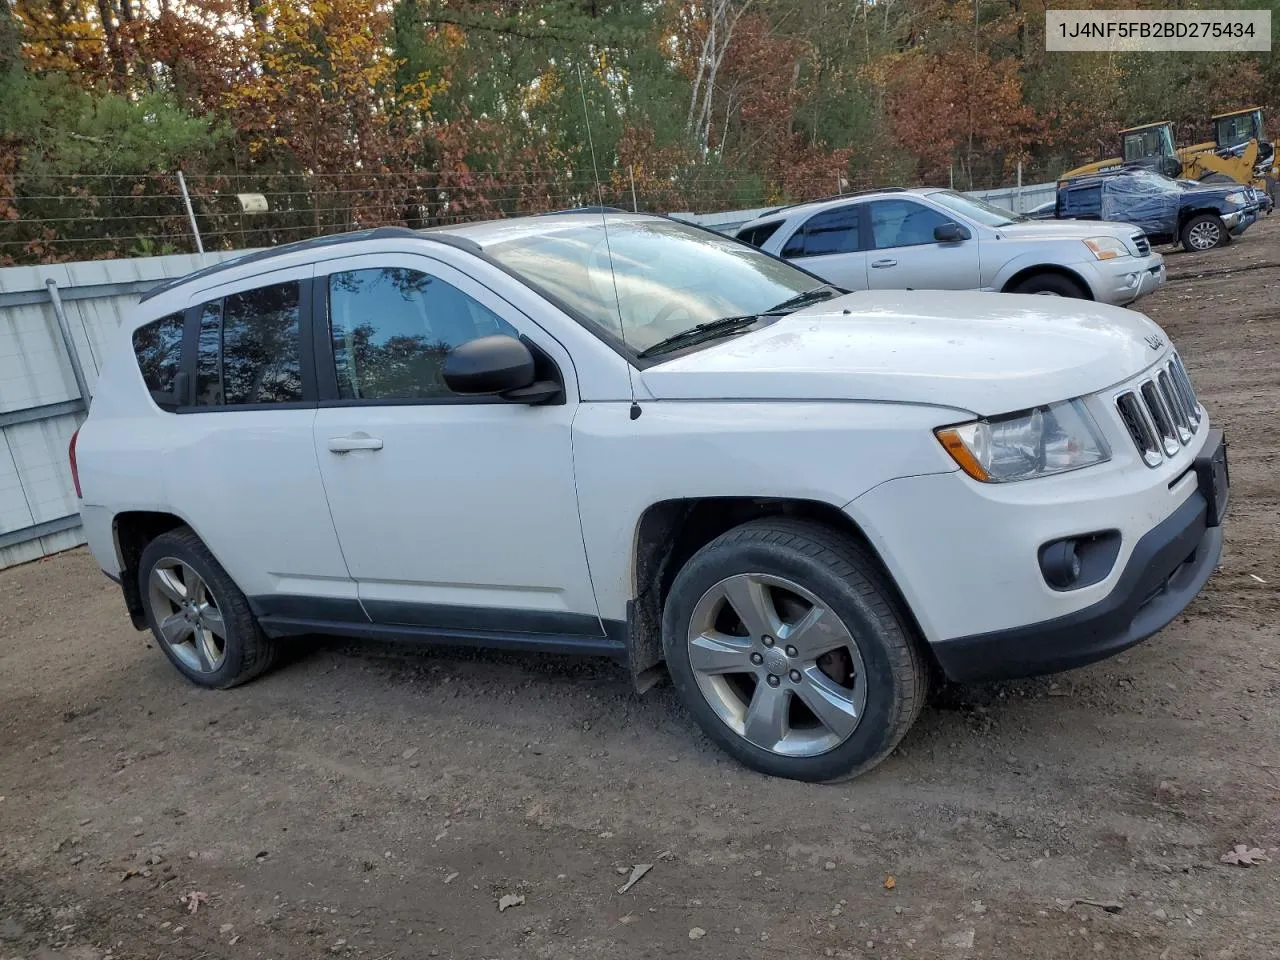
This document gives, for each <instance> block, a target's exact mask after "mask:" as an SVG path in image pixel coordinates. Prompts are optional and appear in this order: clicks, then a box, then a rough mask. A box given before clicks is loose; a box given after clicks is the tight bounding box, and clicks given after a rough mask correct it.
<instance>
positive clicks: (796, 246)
mask: <svg viewBox="0 0 1280 960" xmlns="http://www.w3.org/2000/svg"><path fill="white" fill-rule="evenodd" d="M864 206H865V205H862V204H854V203H850V204H846V205H845V206H842V207H835V208H833V209H830V210H823V211H822V212H821V213H815V214H814V215H813V216H812V217H810V218H809V219H808V220H806V221H805V222H804V223H803V224H801V226H800V228H799V229H798V230H796V232H795V233H793V234H792V235H791V237H790V238H789V239H788V240H787V242H786V243H785V244H783V247H782V256H783V257H784V258H786V259H788V260H794V261H796V263H797V265H799V266H802V267H804V268H805V269H806V270H808V271H810V272H812V273H816V274H817V275H818V276H820V277H822V279H824V280H827V281H829V282H831V283H834V284H835V285H836V286H838V287H843V288H844V289H846V290H865V289H867V254H866V251H865V250H864V249H863V245H862V242H861V237H862V231H861V218H862V214H861V210H863V209H864Z"/></svg>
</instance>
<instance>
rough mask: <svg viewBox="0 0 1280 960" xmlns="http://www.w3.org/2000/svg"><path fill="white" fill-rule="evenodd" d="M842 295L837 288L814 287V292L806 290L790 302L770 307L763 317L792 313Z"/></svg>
mask: <svg viewBox="0 0 1280 960" xmlns="http://www.w3.org/2000/svg"><path fill="white" fill-rule="evenodd" d="M839 293H840V291H839V290H837V289H836V288H835V287H832V286H824V287H814V288H813V289H812V290H806V291H805V292H804V293H800V294H796V296H794V297H792V298H791V299H790V300H783V301H782V302H781V303H779V304H777V305H776V306H773V307H770V308H769V309H768V310H766V311H765V312H764V313H763V314H762V316H769V315H770V314H775V313H790V312H791V311H793V310H799V309H800V308H801V307H807V306H809V305H810V304H814V303H821V302H822V301H823V300H830V299H831V298H832V297H834V296H838V295H839Z"/></svg>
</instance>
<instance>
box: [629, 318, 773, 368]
mask: <svg viewBox="0 0 1280 960" xmlns="http://www.w3.org/2000/svg"><path fill="white" fill-rule="evenodd" d="M761 316H762V314H757V313H753V314H749V315H747V316H743V317H721V318H720V319H719V320H708V321H706V322H705V323H700V324H698V325H697V326H694V327H690V328H689V329H688V330H681V331H680V332H679V333H673V334H672V335H671V336H669V337H664V338H663V339H661V340H659V341H658V342H657V343H655V344H653V346H650V347H645V348H644V349H643V350H641V351H640V352H639V353H638V354H637V356H639V357H652V356H656V355H657V354H659V353H669V352H671V351H672V350H676V349H679V348H680V347H691V346H693V345H694V344H695V343H702V342H703V341H706V340H714V339H715V338H716V337H721V336H725V335H726V334H730V333H736V332H737V331H739V330H743V329H745V328H746V327H749V326H751V325H752V324H753V323H755V322H756V321H757V320H759V319H760V317H761Z"/></svg>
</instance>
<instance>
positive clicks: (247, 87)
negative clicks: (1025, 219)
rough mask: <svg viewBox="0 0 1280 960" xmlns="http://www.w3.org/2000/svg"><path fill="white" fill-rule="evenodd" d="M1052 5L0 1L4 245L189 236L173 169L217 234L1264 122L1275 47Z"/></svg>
mask: <svg viewBox="0 0 1280 960" xmlns="http://www.w3.org/2000/svg"><path fill="white" fill-rule="evenodd" d="M1084 2H1085V3H1086V5H1088V4H1089V3H1091V2H1094V0H1084ZM1097 2H1098V3H1099V4H1100V5H1113V4H1111V2H1110V0H1097ZM1152 2H1154V0H1152ZM1188 2H1190V3H1191V4H1192V5H1197V4H1198V5H1206V4H1209V0H1188ZM1147 3H1148V0H1141V4H1147ZM1141 4H1140V5H1141ZM1046 5H1047V0H911V2H902V0H820V2H819V0H646V2H645V3H636V2H635V0H308V2H307V3H295V2H291V0H150V2H147V3H143V2H142V0H0V103H3V109H0V194H2V195H0V260H5V259H8V260H40V259H51V258H63V259H66V258H71V257H81V256H111V255H121V254H128V253H139V252H163V251H166V250H170V249H189V239H188V238H189V230H188V225H187V222H186V217H185V211H184V209H183V207H182V205H181V201H180V199H179V197H178V192H177V185H176V179H175V176H174V174H175V171H177V170H179V169H181V170H183V171H184V173H185V176H186V180H187V183H188V185H189V186H190V188H191V189H192V191H193V193H194V197H193V204H194V207H195V212H196V216H197V219H198V223H199V224H200V226H201V229H202V231H203V232H204V233H205V239H206V243H207V245H209V246H221V247H237V246H254V245H260V244H266V243H277V242H281V241H285V240H292V239H298V238H300V237H305V236H312V235H315V234H318V233H327V232H332V231H335V230H342V229H350V228H353V227H360V226H368V225H373V224H379V223H402V224H408V225H410V226H423V225H427V224H432V223H441V222H448V221H451V220H456V219H461V218H467V217H476V216H497V215H504V214H512V213H520V212H530V211H537V210H547V209H557V208H561V207H568V206H574V205H579V204H583V203H595V202H598V201H601V200H603V201H604V202H606V203H611V204H618V205H625V206H630V205H631V204H632V203H633V202H634V203H635V204H636V205H637V206H640V207H644V208H649V209H658V210H680V209H684V210H713V209H720V208H730V207H751V206H758V205H763V204H767V203H776V202H781V201H786V200H794V199H801V198H806V197H813V196H820V195H828V194H832V193H836V192H841V191H845V190H851V189H857V188H861V187H869V186H874V185H878V184H884V183H889V182H896V183H908V184H909V183H934V184H946V183H949V182H952V181H954V183H955V184H956V186H957V187H961V188H970V187H973V188H980V187H986V186H994V185H998V184H1003V183H1008V182H1010V181H1011V180H1012V178H1013V177H1014V176H1015V172H1016V170H1017V167H1018V164H1019V163H1021V164H1022V166H1023V172H1024V179H1025V180H1028V181H1035V180H1037V179H1039V180H1044V179H1048V178H1050V177H1053V176H1055V175H1056V174H1057V173H1059V172H1061V171H1062V170H1063V169H1065V168H1068V167H1070V166H1073V165H1075V164H1077V163H1079V162H1081V161H1083V160H1086V159H1090V158H1092V157H1095V156H1097V155H1098V150H1100V149H1108V148H1109V146H1108V145H1111V144H1114V137H1115V131H1116V130H1117V129H1118V128H1119V127H1121V126H1125V125H1128V124H1132V123H1136V122H1141V121H1145V120H1151V119H1170V120H1173V121H1174V122H1175V123H1176V124H1177V125H1178V128H1179V130H1180V131H1186V134H1187V135H1186V136H1184V137H1182V138H1181V139H1182V141H1183V142H1194V140H1192V139H1188V138H1195V139H1199V138H1201V137H1202V136H1203V135H1204V133H1205V132H1207V131H1206V130H1205V123H1206V120H1207V116H1208V114H1209V113H1210V112H1212V111H1213V110H1217V109H1228V108H1231V107H1235V106H1243V105H1245V104H1246V103H1250V102H1257V103H1260V104H1261V105H1262V106H1263V107H1264V109H1266V110H1267V111H1268V112H1270V113H1271V115H1272V117H1273V120H1272V123H1273V125H1274V123H1275V120H1274V117H1275V114H1276V111H1277V110H1278V109H1280V93H1278V88H1280V66H1277V62H1276V61H1275V60H1274V59H1273V58H1271V57H1269V56H1266V55H1254V54H1231V53H1222V54H1161V55H1158V56H1157V55H1144V54H1121V55H1113V54H1070V55H1065V54H1050V53H1047V52H1046V51H1045V49H1044V15H1045V7H1046ZM1210 5H1211V4H1210ZM1224 78H1226V79H1224ZM247 194H261V195H262V196H263V197H264V198H265V203H266V207H267V209H266V211H265V212H257V213H254V212H248V211H246V209H245V208H244V206H243V205H242V203H241V201H240V199H239V197H240V196H241V195H247ZM633 198H634V200H633Z"/></svg>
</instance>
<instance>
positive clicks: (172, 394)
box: [133, 313, 183, 410]
mask: <svg viewBox="0 0 1280 960" xmlns="http://www.w3.org/2000/svg"><path fill="white" fill-rule="evenodd" d="M182 326H183V324H182V314H181V313H171V314H169V316H167V317H161V318H160V319H159V320H153V321H152V322H151V323H148V324H146V325H145V326H142V327H139V328H138V329H137V330H135V331H133V353H134V355H135V356H136V357H137V358H138V369H139V370H140V371H141V372H142V381H143V383H145V384H146V385H147V389H148V390H150V391H151V397H152V399H154V400H155V402H156V404H157V405H158V406H160V407H162V408H164V409H167V410H168V409H173V408H174V407H175V406H177V395H176V387H177V380H178V372H179V370H180V369H181V368H182Z"/></svg>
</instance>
